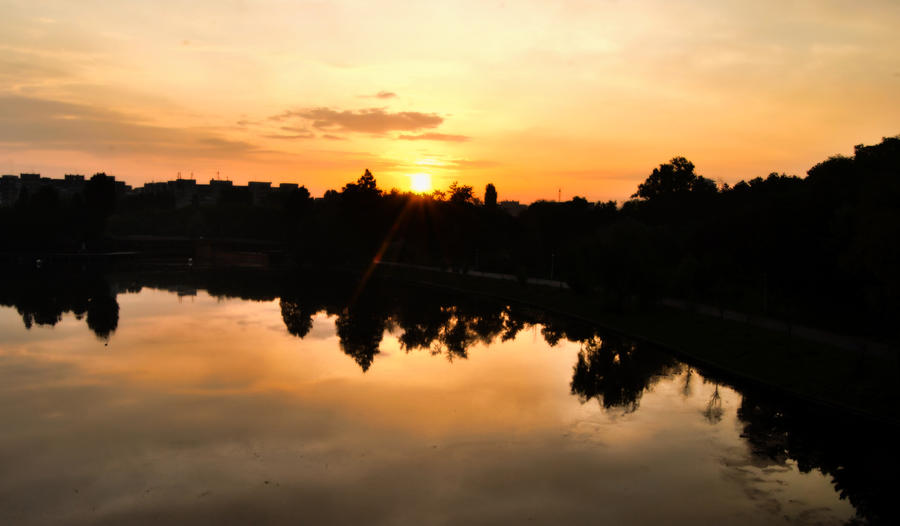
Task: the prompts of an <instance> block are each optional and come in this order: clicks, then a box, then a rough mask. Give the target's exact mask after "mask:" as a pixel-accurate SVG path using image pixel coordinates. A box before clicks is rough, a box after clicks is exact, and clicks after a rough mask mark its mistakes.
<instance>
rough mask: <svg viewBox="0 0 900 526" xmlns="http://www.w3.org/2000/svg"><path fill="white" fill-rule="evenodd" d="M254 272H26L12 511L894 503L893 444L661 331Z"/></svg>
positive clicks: (814, 512)
mask: <svg viewBox="0 0 900 526" xmlns="http://www.w3.org/2000/svg"><path fill="white" fill-rule="evenodd" d="M252 281H253V280H252V279H250V280H248V279H245V278H242V277H238V278H235V277H233V276H232V277H220V278H217V279H215V280H212V282H210V283H207V282H206V281H204V280H203V279H200V278H197V277H196V276H194V277H190V276H188V277H184V276H174V277H172V276H150V277H147V276H134V275H132V276H126V277H122V276H119V277H109V276H101V277H93V278H87V277H83V276H77V277H75V278H73V277H61V278H60V277H52V278H47V279H44V280H39V281H37V282H29V284H27V285H23V284H21V283H18V284H14V285H10V286H8V287H7V289H6V292H5V293H4V295H3V296H2V297H0V300H2V301H0V303H2V304H4V305H7V306H4V307H0V421H2V427H0V524H107V523H121V524H136V523H138V524H140V523H154V524H262V523H284V524H331V523H357V524H839V523H845V522H847V521H849V520H851V519H854V518H855V517H857V515H859V518H866V517H868V518H873V517H874V518H877V517H885V516H889V515H885V514H886V513H889V511H886V508H887V507H886V506H885V505H884V501H885V499H886V498H889V497H885V496H884V492H885V491H886V490H885V489H884V487H883V486H884V485H883V483H881V482H877V481H878V479H879V477H881V476H882V475H883V474H882V473H879V472H878V469H879V466H881V467H882V468H883V467H884V466H891V465H893V466H896V454H895V452H894V450H893V449H892V446H885V445H884V443H883V442H879V440H880V439H871V440H869V439H866V441H867V443H871V444H874V445H872V447H871V448H866V449H871V450H870V451H860V449H862V448H861V447H860V446H859V445H858V444H856V443H855V442H847V439H845V438H841V437H843V435H841V436H839V437H838V439H837V440H833V438H834V437H825V436H823V435H834V434H839V435H840V434H841V433H844V431H842V430H843V429H844V427H846V426H844V424H836V423H835V422H836V421H837V420H834V419H833V418H832V416H831V415H822V414H820V413H819V414H813V415H809V414H806V413H804V412H803V411H802V410H798V409H789V408H786V407H789V406H782V405H780V404H781V402H782V401H780V400H778V399H777V398H772V397H771V396H764V395H763V394H753V393H749V392H745V393H743V394H742V393H741V392H739V391H737V390H735V388H733V387H728V386H727V385H725V384H723V383H721V381H719V382H717V381H716V380H714V379H713V377H715V374H714V373H703V372H701V371H698V370H697V369H695V368H693V367H691V366H689V365H687V364H685V363H682V362H680V361H678V360H676V359H675V358H673V357H672V356H669V355H667V354H665V353H662V352H659V351H656V350H653V349H644V348H640V347H639V346H636V345H635V344H633V343H632V342H629V341H627V340H623V339H621V338H616V337H613V336H609V335H607V336H604V335H602V334H601V333H597V332H596V331H595V330H594V329H593V328H590V327H584V326H581V325H578V324H573V323H571V322H569V321H566V320H559V319H554V318H553V317H552V316H549V315H546V314H545V313H540V312H535V311H529V310H523V309H517V308H516V307H514V306H507V305H502V304H491V303H484V302H479V301H475V300H471V299H466V298H453V297H446V296H440V295H438V294H437V293H434V292H431V291H427V290H411V291H409V290H408V291H398V290H396V289H394V288H392V287H389V286H384V285H381V286H375V285H373V286H372V287H370V289H373V290H366V291H365V292H363V293H359V292H358V291H357V290H356V289H355V287H354V286H352V285H346V286H345V287H344V288H341V286H337V285H336V286H334V287H332V286H322V284H321V283H320V284H319V285H318V286H302V287H297V288H290V289H279V287H278V286H275V285H272V284H271V283H263V284H260V285H259V286H258V287H257V286H255V285H254V284H253V282H252ZM8 285H9V284H8ZM9 287H12V288H9ZM204 288H206V289H208V290H209V291H212V294H214V295H215V296H214V295H211V293H210V292H209V291H208V290H204ZM286 290H290V292H286ZM216 296H218V297H216ZM230 296H241V297H244V298H248V299H240V298H239V297H230ZM876 432H879V431H878V430H876V431H875V432H873V431H868V430H867V431H865V433H869V434H874V433H876ZM856 434H857V433H854V435H856ZM884 469H888V468H884ZM888 475H889V477H890V476H892V475H893V473H889V474H888ZM887 491H890V488H888V490H887ZM842 497H843V498H842Z"/></svg>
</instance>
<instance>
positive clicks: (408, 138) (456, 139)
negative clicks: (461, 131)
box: [397, 132, 469, 142]
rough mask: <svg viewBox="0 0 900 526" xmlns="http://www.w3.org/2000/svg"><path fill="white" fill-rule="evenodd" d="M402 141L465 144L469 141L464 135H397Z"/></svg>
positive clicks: (432, 133) (431, 133) (429, 133)
mask: <svg viewBox="0 0 900 526" xmlns="http://www.w3.org/2000/svg"><path fill="white" fill-rule="evenodd" d="M397 138H398V139H400V140H404V141H445V142H465V141H468V140H469V137H468V136H466V135H453V134H449V133H435V132H428V133H420V134H418V135H399V136H398V137H397Z"/></svg>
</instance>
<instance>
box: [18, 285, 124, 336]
mask: <svg viewBox="0 0 900 526" xmlns="http://www.w3.org/2000/svg"><path fill="white" fill-rule="evenodd" d="M18 274H19V275H17V276H15V278H14V279H8V280H4V282H3V283H0V305H8V306H13V307H15V308H16V310H17V311H18V312H19V314H20V315H21V316H22V322H23V323H24V324H25V328H27V329H30V328H31V327H32V326H33V325H35V324H37V325H49V326H51V327H52V326H55V325H56V324H57V323H59V322H60V321H62V317H63V314H65V313H67V312H71V313H72V314H74V315H75V317H76V318H77V319H79V320H81V319H83V318H84V317H85V315H87V325H88V327H89V328H90V329H91V330H92V331H94V333H95V334H96V335H97V336H98V337H100V338H103V339H107V338H109V336H110V335H111V334H112V333H113V332H114V331H115V330H116V328H117V327H118V325H119V303H118V301H117V300H116V293H115V291H114V290H113V289H112V287H111V286H110V284H109V282H108V281H107V279H106V278H105V276H103V275H102V274H91V273H54V272H50V271H47V272H36V273H30V272H25V273H18Z"/></svg>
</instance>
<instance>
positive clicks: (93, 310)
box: [87, 281, 119, 339]
mask: <svg viewBox="0 0 900 526" xmlns="http://www.w3.org/2000/svg"><path fill="white" fill-rule="evenodd" d="M92 292H93V293H92V295H91V296H90V298H88V305H87V325H88V327H90V329H91V330H92V331H94V334H96V335H97V336H98V337H99V338H103V339H109V336H110V335H111V334H112V333H113V332H114V331H115V330H116V327H118V326H119V302H118V301H117V300H116V293H115V292H113V291H112V290H110V288H109V284H108V283H106V281H98V282H97V283H96V284H95V285H94V288H93V291H92Z"/></svg>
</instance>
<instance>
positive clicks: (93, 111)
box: [0, 95, 260, 158]
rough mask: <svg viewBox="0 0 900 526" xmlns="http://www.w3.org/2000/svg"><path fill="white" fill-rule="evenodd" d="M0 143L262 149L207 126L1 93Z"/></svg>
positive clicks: (236, 151)
mask: <svg viewBox="0 0 900 526" xmlns="http://www.w3.org/2000/svg"><path fill="white" fill-rule="evenodd" d="M0 144H2V145H6V146H16V147H22V148H28V149H35V150H70V151H80V152H88V153H93V154H103V155H115V154H166V155H172V156H191V157H217V158H219V157H229V158H236V157H244V156H248V155H251V154H253V153H257V152H259V151H260V150H259V149H258V148H257V147H256V146H255V145H253V144H251V143H248V142H244V141H236V140H231V139H226V138H224V137H221V136H219V135H217V134H215V133H212V132H210V131H208V130H205V129H201V128H176V127H168V126H158V125H155V124H151V123H148V122H146V121H142V120H141V119H138V118H136V117H134V116H131V115H127V114H124V113H119V112H116V111H111V110H107V109H103V108H98V107H96V106H91V105H86V104H73V103H69V102H62V101H56V100H49V99H37V98H30V97H22V96H18V95H0Z"/></svg>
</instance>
